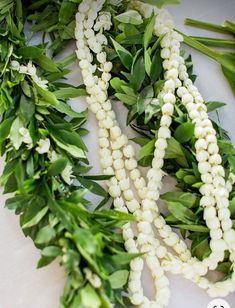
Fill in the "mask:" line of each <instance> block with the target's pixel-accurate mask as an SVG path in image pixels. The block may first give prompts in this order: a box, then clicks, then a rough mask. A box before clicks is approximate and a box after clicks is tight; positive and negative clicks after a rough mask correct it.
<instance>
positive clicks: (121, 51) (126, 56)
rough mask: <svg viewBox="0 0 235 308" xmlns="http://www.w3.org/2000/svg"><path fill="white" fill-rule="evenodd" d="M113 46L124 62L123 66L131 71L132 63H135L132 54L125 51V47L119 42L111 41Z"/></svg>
mask: <svg viewBox="0 0 235 308" xmlns="http://www.w3.org/2000/svg"><path fill="white" fill-rule="evenodd" d="M111 40H112V43H113V46H114V48H115V50H116V52H117V54H118V56H119V58H120V60H121V62H122V64H123V65H124V66H125V67H126V68H127V69H130V68H131V65H132V61H133V56H132V54H131V53H130V52H129V51H128V50H127V49H125V48H124V47H122V46H121V45H120V44H119V43H118V42H116V41H115V40H113V39H111Z"/></svg>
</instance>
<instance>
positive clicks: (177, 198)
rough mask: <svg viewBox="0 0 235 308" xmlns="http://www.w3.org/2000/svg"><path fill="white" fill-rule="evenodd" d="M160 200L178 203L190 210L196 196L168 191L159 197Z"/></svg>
mask: <svg viewBox="0 0 235 308" xmlns="http://www.w3.org/2000/svg"><path fill="white" fill-rule="evenodd" d="M161 200H164V201H168V202H179V203H181V204H182V205H184V206H185V207H187V208H192V207H193V206H194V205H195V203H196V201H197V195H196V194H194V193H190V192H181V191H170V192H167V193H165V194H163V195H161Z"/></svg>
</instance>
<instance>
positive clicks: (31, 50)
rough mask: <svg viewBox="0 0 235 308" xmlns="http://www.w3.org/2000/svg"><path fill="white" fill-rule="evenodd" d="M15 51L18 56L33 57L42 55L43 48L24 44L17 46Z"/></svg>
mask: <svg viewBox="0 0 235 308" xmlns="http://www.w3.org/2000/svg"><path fill="white" fill-rule="evenodd" d="M16 53H17V55H18V56H19V57H23V58H24V59H35V58H39V57H41V56H42V55H43V53H44V49H42V48H38V47H36V46H26V47H21V48H18V49H17V51H16Z"/></svg>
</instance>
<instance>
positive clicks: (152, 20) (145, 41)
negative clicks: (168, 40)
mask: <svg viewBox="0 0 235 308" xmlns="http://www.w3.org/2000/svg"><path fill="white" fill-rule="evenodd" d="M155 20H156V17H155V15H154V14H152V16H151V17H150V19H149V22H148V25H147V26H146V28H145V31H144V36H143V45H144V49H145V50H147V48H148V45H149V43H150V41H151V39H152V35H153V28H154V25H155Z"/></svg>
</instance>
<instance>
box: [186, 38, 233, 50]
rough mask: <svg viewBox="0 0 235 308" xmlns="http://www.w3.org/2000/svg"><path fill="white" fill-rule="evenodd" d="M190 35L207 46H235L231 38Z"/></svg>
mask: <svg viewBox="0 0 235 308" xmlns="http://www.w3.org/2000/svg"><path fill="white" fill-rule="evenodd" d="M190 37H191V38H192V39H195V40H197V41H198V42H200V43H202V44H205V45H208V46H216V47H225V48H227V47H228V48H235V41H233V40H225V39H217V38H212V37H202V36H190Z"/></svg>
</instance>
